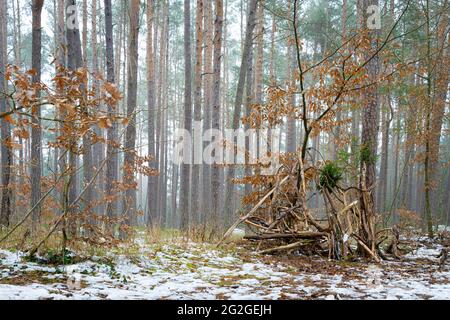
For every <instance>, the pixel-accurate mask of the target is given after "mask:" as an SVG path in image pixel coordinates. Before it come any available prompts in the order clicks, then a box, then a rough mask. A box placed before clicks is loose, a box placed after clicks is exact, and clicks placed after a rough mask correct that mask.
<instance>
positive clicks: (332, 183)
mask: <svg viewBox="0 0 450 320" xmlns="http://www.w3.org/2000/svg"><path fill="white" fill-rule="evenodd" d="M342 175H343V170H342V169H341V168H340V167H338V166H337V165H336V164H335V163H334V162H331V161H330V162H327V163H326V164H325V165H324V166H323V168H322V169H321V170H320V178H319V185H318V186H317V188H318V189H319V190H320V191H323V190H324V189H326V190H328V191H330V192H331V191H332V190H333V189H335V188H336V187H337V184H338V183H339V181H341V180H342Z"/></svg>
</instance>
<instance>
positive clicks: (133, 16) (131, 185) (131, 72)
mask: <svg viewBox="0 0 450 320" xmlns="http://www.w3.org/2000/svg"><path fill="white" fill-rule="evenodd" d="M139 8H140V1H139V0H131V2H130V15H129V17H130V26H129V39H128V41H129V42H128V50H129V51H128V84H127V118H128V120H129V123H128V126H127V128H126V132H125V143H124V146H125V149H126V150H127V151H128V152H126V153H125V157H124V171H123V181H124V183H125V184H126V185H127V188H128V189H127V190H126V191H125V202H124V208H125V212H128V219H129V221H128V223H129V225H136V223H137V219H136V209H137V208H136V189H135V186H136V180H135V175H134V166H135V155H134V151H135V146H136V113H135V111H136V104H137V75H138V38H139Z"/></svg>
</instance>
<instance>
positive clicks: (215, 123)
mask: <svg viewBox="0 0 450 320" xmlns="http://www.w3.org/2000/svg"><path fill="white" fill-rule="evenodd" d="M222 29H223V1H222V0H215V21H214V57H213V60H214V76H213V94H212V119H211V121H212V123H211V128H212V129H213V130H220V80H221V78H220V77H221V63H222V32H223V30H222ZM212 156H213V157H215V156H216V154H215V153H214V154H213V155H212ZM211 190H212V192H211V193H212V206H211V210H212V215H211V220H212V222H213V224H214V227H218V223H219V219H220V172H219V167H218V166H217V165H213V166H212V170H211Z"/></svg>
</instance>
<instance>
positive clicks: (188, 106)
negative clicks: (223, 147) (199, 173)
mask: <svg viewBox="0 0 450 320" xmlns="http://www.w3.org/2000/svg"><path fill="white" fill-rule="evenodd" d="M191 59H192V55H191V6H190V1H189V0H184V129H185V130H186V131H187V132H189V133H192V81H191V76H192V65H191V64H192V63H191ZM185 160H186V159H185ZM190 175H191V165H190V164H188V163H184V162H183V164H182V165H181V199H180V200H181V203H180V206H181V229H182V230H187V229H188V227H189V218H190V217H189V215H190V214H189V210H190V206H189V199H190V183H191V179H190Z"/></svg>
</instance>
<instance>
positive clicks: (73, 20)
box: [65, 0, 83, 236]
mask: <svg viewBox="0 0 450 320" xmlns="http://www.w3.org/2000/svg"><path fill="white" fill-rule="evenodd" d="M77 15H78V13H77V10H76V0H68V1H67V2H66V42H67V68H68V70H72V71H75V70H77V69H78V68H81V67H82V65H83V62H82V52H81V40H80V29H79V26H78V18H77ZM65 125H67V126H69V124H65ZM70 143H71V144H72V145H74V146H75V145H78V141H70ZM68 165H69V168H70V171H71V172H70V175H71V178H70V186H69V194H68V202H69V203H72V202H73V201H75V199H76V198H77V187H78V175H77V174H76V168H77V156H76V154H75V153H73V152H69V164H68ZM72 214H73V212H72ZM69 227H70V228H69V232H70V235H71V236H75V233H76V226H75V222H74V219H73V220H72V221H71V223H70V225H69Z"/></svg>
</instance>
